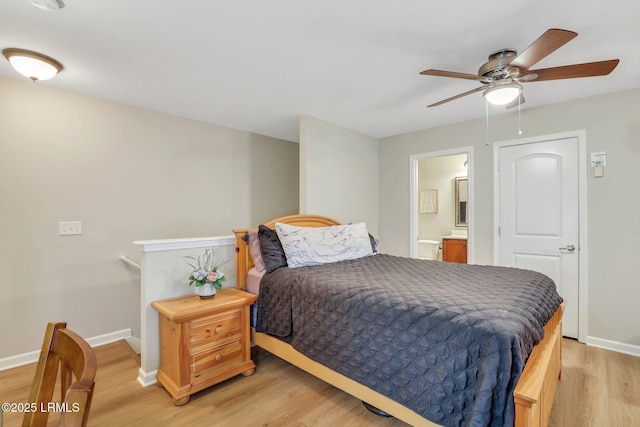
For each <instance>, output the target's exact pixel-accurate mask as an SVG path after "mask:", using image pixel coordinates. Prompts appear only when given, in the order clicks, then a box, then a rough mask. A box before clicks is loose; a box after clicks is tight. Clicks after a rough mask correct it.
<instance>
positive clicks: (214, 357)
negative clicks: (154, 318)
mask: <svg viewBox="0 0 640 427" xmlns="http://www.w3.org/2000/svg"><path fill="white" fill-rule="evenodd" d="M257 298H258V297H257V296H255V295H252V294H250V293H247V292H243V291H240V290H238V289H234V288H223V289H221V290H219V291H218V292H217V293H216V296H215V297H214V298H212V299H208V300H203V299H200V297H198V295H187V296H184V297H178V298H171V299H167V300H163V301H156V302H153V303H151V306H152V307H153V308H155V309H156V310H157V311H158V313H159V316H160V369H159V370H158V374H157V375H156V378H157V381H158V385H159V386H161V387H164V388H165V389H166V390H167V391H168V392H169V394H171V397H172V398H173V403H174V404H175V405H184V404H186V403H187V402H188V401H189V398H190V397H191V395H192V394H193V393H196V392H198V391H200V390H203V389H205V388H207V387H210V386H212V385H214V384H217V383H219V382H221V381H224V380H226V379H229V378H231V377H234V376H236V375H238V374H242V375H245V376H248V375H251V374H253V373H254V371H255V368H256V365H255V364H254V363H253V361H252V360H251V352H250V334H249V306H250V305H251V304H253V303H254V302H255V301H256V299H257Z"/></svg>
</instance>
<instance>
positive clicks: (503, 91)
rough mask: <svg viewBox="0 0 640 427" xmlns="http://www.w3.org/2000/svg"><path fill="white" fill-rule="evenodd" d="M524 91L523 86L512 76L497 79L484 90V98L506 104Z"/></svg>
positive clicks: (497, 103) (498, 103) (495, 103)
mask: <svg viewBox="0 0 640 427" xmlns="http://www.w3.org/2000/svg"><path fill="white" fill-rule="evenodd" d="M520 92H522V86H520V85H519V84H518V83H516V82H514V81H513V80H512V79H511V78H507V79H503V80H496V81H494V82H493V83H491V87H489V89H487V90H485V91H484V92H483V96H484V99H486V100H487V102H489V103H490V104H493V105H506V104H508V103H510V102H511V101H514V100H515V99H516V98H517V97H518V96H520Z"/></svg>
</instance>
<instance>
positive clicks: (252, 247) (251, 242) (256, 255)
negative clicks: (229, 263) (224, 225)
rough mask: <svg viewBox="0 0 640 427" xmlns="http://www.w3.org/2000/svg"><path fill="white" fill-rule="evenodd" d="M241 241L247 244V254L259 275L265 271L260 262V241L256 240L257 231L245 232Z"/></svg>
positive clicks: (262, 263) (262, 262)
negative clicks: (249, 255)
mask: <svg viewBox="0 0 640 427" xmlns="http://www.w3.org/2000/svg"><path fill="white" fill-rule="evenodd" d="M242 240H244V241H245V242H247V245H248V246H249V254H251V259H252V260H253V265H254V266H255V267H256V270H258V271H259V272H260V273H262V272H263V271H265V266H264V261H263V260H262V252H261V251H260V240H259V239H258V232H257V231H247V233H246V234H245V235H244V236H243V237H242Z"/></svg>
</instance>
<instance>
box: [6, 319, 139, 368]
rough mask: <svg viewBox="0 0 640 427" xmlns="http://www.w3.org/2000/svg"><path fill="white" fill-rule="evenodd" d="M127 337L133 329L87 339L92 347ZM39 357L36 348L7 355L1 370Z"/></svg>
mask: <svg viewBox="0 0 640 427" xmlns="http://www.w3.org/2000/svg"><path fill="white" fill-rule="evenodd" d="M127 338H131V329H123V330H121V331H115V332H110V333H108V334H104V335H98V336H97V337H91V338H86V339H85V340H86V341H87V343H88V344H89V345H90V346H91V347H97V346H100V345H104V344H109V343H112V342H114V341H118V340H121V339H127ZM38 358H40V350H34V351H30V352H28V353H23V354H18V355H15V356H9V357H5V358H3V359H0V371H5V370H7V369H11V368H17V367H18V366H23V365H28V364H29V363H34V362H37V361H38Z"/></svg>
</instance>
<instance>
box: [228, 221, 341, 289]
mask: <svg viewBox="0 0 640 427" xmlns="http://www.w3.org/2000/svg"><path fill="white" fill-rule="evenodd" d="M276 222H282V223H285V224H290V225H296V226H298V227H327V226H330V225H340V223H339V222H338V221H336V220H335V219H332V218H329V217H326V216H321V215H289V216H283V217H281V218H276V219H274V220H271V221H268V222H265V223H263V224H264V225H266V226H267V227H269V228H271V229H272V230H273V228H274V227H275V226H276ZM247 231H258V227H253V228H241V229H237V230H233V234H235V236H236V288H238V289H240V290H243V291H246V290H247V273H248V272H249V270H250V269H251V267H253V260H252V259H251V254H250V253H249V245H247V242H245V241H244V239H243V237H244V235H245V234H247Z"/></svg>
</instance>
